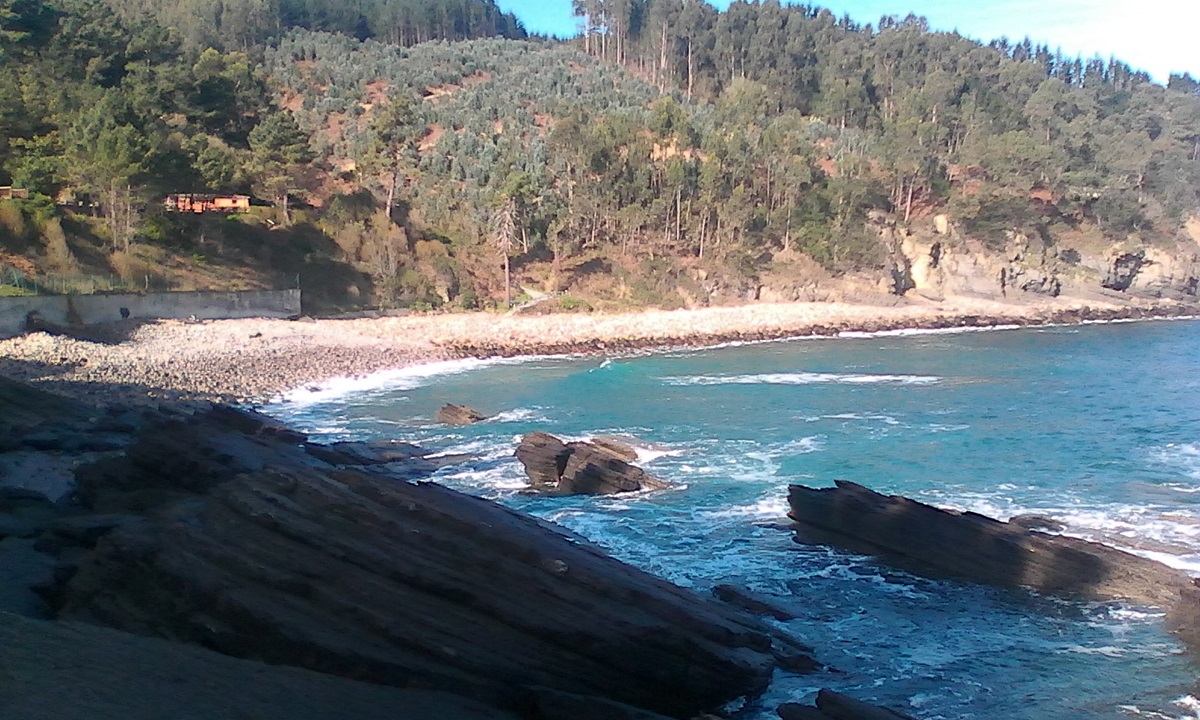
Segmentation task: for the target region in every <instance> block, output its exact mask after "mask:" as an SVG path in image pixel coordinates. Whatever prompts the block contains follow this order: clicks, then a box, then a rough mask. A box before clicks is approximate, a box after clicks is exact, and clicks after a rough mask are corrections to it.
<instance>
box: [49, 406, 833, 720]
mask: <svg viewBox="0 0 1200 720" xmlns="http://www.w3.org/2000/svg"><path fill="white" fill-rule="evenodd" d="M227 419H228V418H226V417H222V414H220V413H219V414H217V415H215V416H214V415H213V414H212V413H209V414H206V415H200V416H197V417H188V418H166V419H164V420H162V421H161V422H158V423H154V424H152V425H150V426H147V427H145V428H144V429H142V430H141V431H140V433H139V435H138V438H137V441H136V442H134V443H133V445H132V446H131V447H130V448H129V449H128V450H127V451H126V452H125V453H124V454H123V455H121V456H119V457H111V458H107V459H104V460H101V461H99V462H97V463H94V464H93V465H91V466H89V467H84V468H80V470H79V472H78V478H79V488H80V496H81V497H82V498H84V499H85V501H86V502H87V504H88V505H89V506H91V507H93V508H103V509H108V510H109V511H112V510H113V509H114V508H121V509H122V511H123V512H139V513H142V514H143V516H144V520H142V521H139V522H125V521H124V519H122V518H120V517H117V516H113V517H110V518H109V519H107V520H103V521H101V520H97V521H96V523H95V525H94V526H89V525H87V524H86V523H83V522H82V521H79V524H77V525H75V526H74V527H73V528H72V530H71V531H72V532H74V531H76V530H77V531H78V533H79V534H80V535H81V536H82V537H81V541H86V542H93V541H94V542H95V544H96V547H95V549H92V550H88V551H86V554H85V555H84V556H83V557H82V558H77V559H76V561H75V562H74V563H73V564H74V566H76V567H77V569H75V567H72V568H71V571H70V572H69V573H63V576H62V580H63V582H62V583H61V586H60V587H57V588H55V589H53V591H51V592H47V593H46V597H47V598H49V599H50V600H51V602H52V603H53V605H54V609H55V611H56V613H57V615H58V617H60V618H62V619H68V620H84V621H90V622H97V623H101V624H105V625H109V626H112V627H116V628H119V629H125V630H129V631H132V632H137V633H141V634H146V635H152V636H158V637H164V638H170V639H174V640H182V641H188V642H193V643H198V644H202V645H204V646H206V647H209V648H212V649H216V650H219V651H221V652H224V653H227V654H230V655H235V656H239V657H244V658H250V659H257V660H264V661H267V662H270V663H275V664H290V665H299V666H302V667H306V668H309V669H312V670H318V671H321V672H326V673H330V674H335V675H341V676H345V677H349V678H353V679H359V680H368V681H371V682H376V683H382V684H389V685H397V686H402V687H423V688H431V689H443V690H450V691H453V692H456V693H460V694H464V695H468V696H470V697H473V698H476V699H479V700H482V701H484V702H487V703H489V704H491V705H494V706H497V707H504V708H510V709H521V708H525V707H529V703H530V698H531V697H533V698H535V700H536V702H535V703H534V706H535V707H536V708H538V710H537V711H538V712H539V713H541V715H540V717H544V718H547V719H548V720H549V719H550V718H556V717H565V716H563V715H560V714H555V713H556V711H555V710H554V708H562V707H570V708H578V707H581V706H582V705H587V704H588V703H589V698H590V699H591V702H594V703H595V704H596V706H597V707H599V708H601V709H600V710H597V711H596V712H599V713H601V715H603V713H604V712H605V711H604V708H606V707H608V708H610V709H612V708H617V707H620V706H630V710H629V713H631V714H627V716H628V717H639V715H638V713H643V714H645V713H659V714H663V715H668V716H674V717H688V716H691V715H693V714H695V713H697V712H699V711H702V710H704V709H707V708H712V707H715V706H718V705H720V704H722V703H724V702H727V701H729V700H731V699H733V698H736V697H739V696H742V695H746V694H754V693H757V692H759V691H761V690H762V689H763V688H765V686H766V684H767V683H768V681H769V678H770V676H771V672H772V670H773V669H774V667H775V666H776V663H777V659H776V658H777V657H780V658H787V659H788V664H789V666H797V665H796V664H797V663H799V666H803V665H804V662H803V661H805V660H807V661H808V662H809V663H810V664H811V665H813V666H815V663H812V661H811V660H809V659H808V658H806V657H802V655H803V653H802V652H799V651H798V649H797V647H796V645H797V644H796V643H795V642H794V641H791V640H790V639H789V638H787V637H785V636H783V635H781V634H780V633H779V632H778V631H776V630H774V629H772V628H770V627H768V626H766V625H765V624H763V623H762V622H761V621H759V620H758V619H757V618H754V617H753V616H751V615H749V614H747V613H745V612H743V611H741V610H738V609H736V608H732V607H729V606H727V605H725V604H723V603H719V602H716V601H714V600H712V599H710V598H704V597H701V596H700V595H698V594H696V593H694V592H692V591H688V590H684V589H681V588H678V587H676V586H674V585H671V584H670V583H668V582H666V581H663V580H660V579H658V578H655V577H653V576H651V575H648V574H647V573H644V572H642V571H639V570H637V569H635V568H632V567H630V566H627V565H625V564H623V563H620V562H618V561H615V560H613V559H611V558H609V557H607V556H606V555H604V554H603V553H602V552H601V551H600V550H598V549H597V548H595V547H593V546H591V545H590V544H588V543H586V542H582V541H580V540H579V539H578V538H577V537H570V538H569V537H568V536H567V535H566V533H565V532H559V531H557V529H556V528H555V527H554V526H552V525H550V524H548V523H545V522H542V521H539V520H536V519H534V518H530V517H526V516H523V515H521V514H519V513H517V512H515V511H511V510H508V509H505V508H503V507H501V506H499V505H496V504H494V503H491V502H488V501H485V500H481V499H477V498H473V497H470V496H466V495H463V494H461V493H457V492H454V491H452V490H449V489H446V488H443V487H440V486H438V485H435V484H431V483H419V484H414V483H409V482H404V481H402V480H398V479H396V478H395V477H393V476H390V475H388V474H386V471H385V468H386V467H387V465H386V464H383V465H364V466H361V467H355V468H352V469H347V468H345V467H341V468H339V467H334V466H332V465H331V464H330V463H329V462H327V461H326V460H324V459H321V458H320V457H317V456H318V455H320V454H321V452H320V451H318V452H316V453H314V452H313V450H314V446H312V445H299V444H296V443H294V442H292V440H293V438H290V437H289V438H287V439H286V440H285V439H284V438H283V437H282V436H280V435H279V434H271V433H266V434H264V433H262V432H260V431H259V430H258V429H254V428H251V427H249V426H248V425H244V424H243V423H242V421H241V420H238V421H237V422H233V423H230V422H227ZM245 430H250V431H251V433H252V434H246V433H245V432H243V431H245ZM564 447H565V446H564ZM344 450H345V448H341V449H339V452H341V451H344ZM596 452H599V451H596ZM582 457H583V458H584V459H585V460H586V455H585V456H582ZM606 457H607V456H606ZM577 462H579V460H577ZM342 465H344V463H343V464H342ZM585 476H586V473H585ZM61 529H64V530H65V529H67V528H66V527H65V526H64V527H63V528H61ZM534 688H540V690H537V691H534V690H533V689H534ZM643 711H644V712H643ZM593 714H594V713H593ZM570 716H571V717H579V716H580V715H579V714H578V711H577V710H572V711H571V713H570Z"/></svg>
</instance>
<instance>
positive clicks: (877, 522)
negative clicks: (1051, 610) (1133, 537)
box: [788, 481, 1191, 607]
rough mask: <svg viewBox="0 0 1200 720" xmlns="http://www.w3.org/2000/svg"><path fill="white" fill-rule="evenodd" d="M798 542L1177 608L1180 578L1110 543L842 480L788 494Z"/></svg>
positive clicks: (1055, 591) (991, 579)
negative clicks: (1049, 531) (1053, 532)
mask: <svg viewBox="0 0 1200 720" xmlns="http://www.w3.org/2000/svg"><path fill="white" fill-rule="evenodd" d="M788 502H789V504H790V505H791V512H789V513H788V517H790V518H791V519H792V520H794V521H795V523H796V526H795V527H796V534H797V536H796V539H797V541H799V542H817V543H820V544H831V545H838V546H842V547H846V548H848V549H851V550H854V551H855V552H868V553H872V554H876V555H880V556H881V557H883V558H884V559H887V560H891V561H895V562H898V563H899V564H901V565H903V566H905V567H907V568H909V569H913V570H918V571H919V570H926V571H930V572H933V573H934V574H943V575H952V576H957V577H963V578H968V579H971V580H975V581H978V582H982V583H987V584H990V585H999V586H1007V587H1016V586H1021V587H1028V588H1032V589H1034V590H1037V591H1039V592H1044V593H1047V594H1051V595H1059V596H1065V597H1075V598H1083V599H1090V600H1128V601H1132V602H1136V603H1144V604H1148V605H1155V606H1159V607H1171V606H1173V605H1174V604H1175V603H1177V602H1178V601H1179V599H1180V596H1181V593H1182V591H1183V590H1184V589H1185V588H1188V587H1191V581H1190V580H1189V579H1188V577H1187V576H1186V575H1184V574H1183V573H1182V572H1180V571H1178V570H1175V569H1173V568H1170V567H1167V566H1166V565H1163V564H1162V563H1159V562H1155V561H1153V560H1148V559H1146V558H1143V557H1139V556H1137V555H1133V554H1131V553H1128V552H1124V551H1122V550H1117V549H1116V548H1112V547H1109V546H1107V545H1101V544H1099V543H1093V542H1088V541H1086V540H1080V539H1078V538H1071V537H1063V536H1059V535H1047V534H1045V533H1041V532H1037V531H1034V530H1028V529H1026V528H1024V527H1021V526H1019V525H1014V524H1011V523H1005V522H1001V521H999V520H995V519H993V518H989V517H986V516H984V515H979V514H977V513H972V512H955V511H949V510H940V509H938V508H935V507H932V506H930V505H925V504H924V503H920V502H917V501H915V500H910V499H908V498H905V497H900V496H898V495H892V496H887V495H881V494H879V493H877V492H874V491H872V490H869V489H867V488H865V487H863V486H861V485H858V484H855V483H852V482H844V481H838V482H837V487H833V488H821V489H814V488H808V487H803V486H800V485H792V486H791V488H790V493H789V496H788Z"/></svg>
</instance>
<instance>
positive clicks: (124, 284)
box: [0, 263, 177, 297]
mask: <svg viewBox="0 0 1200 720" xmlns="http://www.w3.org/2000/svg"><path fill="white" fill-rule="evenodd" d="M175 289H177V288H175V287H173V286H172V283H171V282H169V281H167V280H164V279H163V278H160V277H157V276H154V275H143V276H141V277H140V278H122V277H121V276H119V275H115V274H107V275H103V274H79V275H37V276H36V277H33V276H30V275H28V274H27V273H25V272H24V271H22V270H21V269H20V268H16V267H13V266H11V265H6V264H4V263H0V297H14V296H16V297H19V296H22V295H97V294H105V293H139V292H168V291H171V290H175Z"/></svg>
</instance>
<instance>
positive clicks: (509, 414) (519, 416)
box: [487, 408, 550, 423]
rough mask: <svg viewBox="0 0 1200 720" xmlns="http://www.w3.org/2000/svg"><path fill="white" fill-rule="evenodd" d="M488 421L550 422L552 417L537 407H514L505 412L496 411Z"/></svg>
mask: <svg viewBox="0 0 1200 720" xmlns="http://www.w3.org/2000/svg"><path fill="white" fill-rule="evenodd" d="M487 422H496V423H514V422H550V418H548V417H546V416H545V415H542V414H541V413H539V412H538V410H537V409H536V408H513V409H512V410H505V411H504V412H500V413H496V414H495V415H493V416H491V417H490V418H487Z"/></svg>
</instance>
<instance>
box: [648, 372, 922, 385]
mask: <svg viewBox="0 0 1200 720" xmlns="http://www.w3.org/2000/svg"><path fill="white" fill-rule="evenodd" d="M661 380H662V381H663V382H665V383H666V384H668V385H817V384H837V385H932V384H934V383H938V382H941V378H939V377H933V376H929V375H869V374H861V373H820V372H798V373H761V374H756V375H691V376H668V377H663V378H661Z"/></svg>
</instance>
